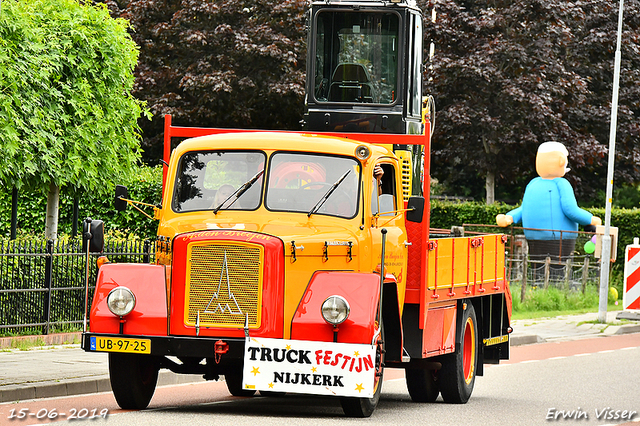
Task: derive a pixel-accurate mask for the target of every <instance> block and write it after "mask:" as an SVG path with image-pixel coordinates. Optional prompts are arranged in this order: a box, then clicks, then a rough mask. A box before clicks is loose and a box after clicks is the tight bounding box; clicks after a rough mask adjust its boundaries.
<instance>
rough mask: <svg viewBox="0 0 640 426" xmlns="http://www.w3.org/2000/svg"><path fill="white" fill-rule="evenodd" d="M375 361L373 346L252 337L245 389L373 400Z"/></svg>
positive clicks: (248, 346) (245, 371) (245, 362)
mask: <svg viewBox="0 0 640 426" xmlns="http://www.w3.org/2000/svg"><path fill="white" fill-rule="evenodd" d="M375 360H376V347H375V346H373V345H362V344H350V343H331V342H311V341H303V340H281V339H262V338H254V337H250V338H248V339H247V343H246V347H245V354H244V371H243V387H244V389H251V390H264V391H273V392H293V393H306V394H314V395H332V396H352V397H360V398H371V397H373V387H374V381H375Z"/></svg>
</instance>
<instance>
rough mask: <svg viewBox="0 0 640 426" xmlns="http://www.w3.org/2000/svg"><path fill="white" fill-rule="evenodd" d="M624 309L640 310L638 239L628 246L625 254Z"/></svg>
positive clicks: (639, 250)
mask: <svg viewBox="0 0 640 426" xmlns="http://www.w3.org/2000/svg"><path fill="white" fill-rule="evenodd" d="M622 305H623V308H624V309H637V310H640V243H639V239H638V238H634V239H633V244H630V245H628V246H627V248H626V250H625V253H624V293H623V296H622Z"/></svg>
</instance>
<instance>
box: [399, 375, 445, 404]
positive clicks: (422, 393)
mask: <svg viewBox="0 0 640 426" xmlns="http://www.w3.org/2000/svg"><path fill="white" fill-rule="evenodd" d="M435 374H436V373H435V371H433V370H423V369H420V370H418V369H407V370H405V379H406V381H407V390H408V391H409V396H411V400H412V401H413V402H434V401H435V400H436V399H437V398H438V395H439V394H440V389H439V388H438V382H437V380H436V375H435Z"/></svg>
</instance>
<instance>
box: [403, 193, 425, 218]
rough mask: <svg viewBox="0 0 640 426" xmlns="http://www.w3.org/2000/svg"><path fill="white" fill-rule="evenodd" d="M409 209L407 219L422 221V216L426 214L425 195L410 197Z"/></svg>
mask: <svg viewBox="0 0 640 426" xmlns="http://www.w3.org/2000/svg"><path fill="white" fill-rule="evenodd" d="M407 209H408V210H407V220H408V221H409V222H417V223H420V222H422V216H423V214H424V197H409V202H408V203H407Z"/></svg>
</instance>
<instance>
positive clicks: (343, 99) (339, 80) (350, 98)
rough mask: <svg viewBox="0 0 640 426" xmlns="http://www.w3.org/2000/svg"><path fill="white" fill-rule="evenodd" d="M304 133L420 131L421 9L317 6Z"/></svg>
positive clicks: (394, 4)
mask: <svg viewBox="0 0 640 426" xmlns="http://www.w3.org/2000/svg"><path fill="white" fill-rule="evenodd" d="M309 13H310V16H309V27H310V28H309V39H308V45H307V49H308V53H307V82H306V97H305V117H304V121H303V125H304V128H305V130H309V131H320V132H357V133H393V134H420V133H422V131H423V129H422V117H421V113H422V12H421V11H420V9H419V8H417V7H416V5H415V2H411V1H409V2H408V1H407V0H398V1H379V2H378V1H357V0H350V1H335V0H328V1H314V2H313V3H312V4H311V8H310V12H309Z"/></svg>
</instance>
